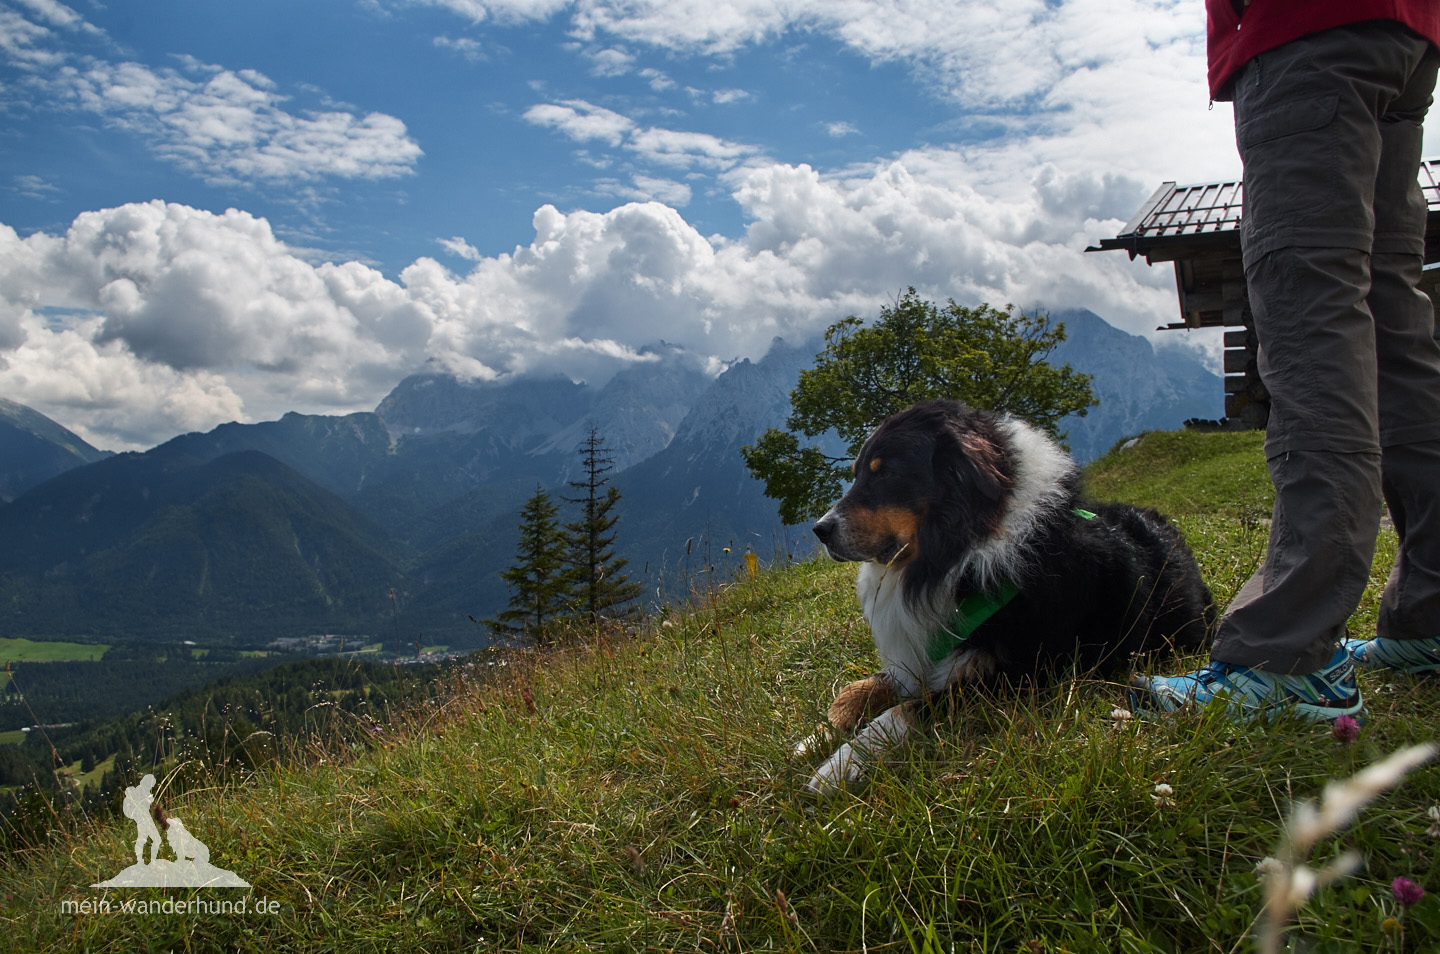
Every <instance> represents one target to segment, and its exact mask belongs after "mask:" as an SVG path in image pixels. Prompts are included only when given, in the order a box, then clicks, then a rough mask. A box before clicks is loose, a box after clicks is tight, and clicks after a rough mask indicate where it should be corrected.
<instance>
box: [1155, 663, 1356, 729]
mask: <svg viewBox="0 0 1440 954" xmlns="http://www.w3.org/2000/svg"><path fill="white" fill-rule="evenodd" d="M1128 695H1129V698H1130V708H1131V710H1133V711H1134V712H1135V714H1136V715H1145V716H1149V715H1157V714H1163V713H1169V712H1174V711H1175V710H1177V709H1179V708H1181V707H1182V706H1188V705H1191V704H1198V705H1205V704H1206V703H1208V702H1210V700H1211V699H1216V698H1220V699H1223V700H1224V702H1225V705H1226V706H1227V708H1228V709H1229V710H1230V713H1231V715H1232V716H1233V717H1235V718H1239V719H1249V718H1253V717H1255V716H1259V715H1272V714H1273V715H1284V714H1287V713H1294V714H1295V715H1298V716H1301V717H1302V718H1306V719H1312V720H1314V721H1316V722H1331V721H1334V720H1335V719H1338V718H1339V717H1340V716H1342V715H1348V716H1351V717H1353V718H1355V719H1356V720H1358V721H1361V722H1363V721H1365V702H1364V700H1363V699H1361V698H1360V687H1359V686H1358V685H1357V684H1356V682H1355V666H1354V664H1353V663H1351V661H1350V653H1349V652H1348V651H1347V650H1346V648H1345V647H1344V646H1341V647H1340V648H1339V649H1338V650H1336V652H1335V655H1334V656H1332V657H1331V658H1330V661H1329V662H1328V663H1326V664H1325V666H1324V667H1322V668H1321V669H1320V670H1319V671H1318V672H1312V673H1309V674H1307V675H1303V676H1284V675H1280V674H1278V673H1273V672H1261V671H1260V670H1258V669H1251V668H1249V667H1248V666H1236V665H1233V664H1231V663H1224V662H1211V663H1209V664H1207V665H1205V666H1202V667H1201V668H1199V669H1197V670H1196V671H1195V672H1188V673H1185V674H1184V675H1181V676H1144V677H1139V678H1136V679H1133V680H1131V682H1130V687H1129V690H1128Z"/></svg>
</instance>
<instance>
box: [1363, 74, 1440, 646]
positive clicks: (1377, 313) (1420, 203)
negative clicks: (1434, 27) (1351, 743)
mask: <svg viewBox="0 0 1440 954" xmlns="http://www.w3.org/2000/svg"><path fill="white" fill-rule="evenodd" d="M1437 67H1440V51H1436V50H1435V49H1434V48H1433V47H1432V48H1431V49H1430V50H1429V53H1428V55H1427V57H1426V59H1425V60H1424V61H1423V62H1422V64H1421V67H1420V69H1418V70H1416V72H1415V73H1414V75H1413V77H1412V81H1411V83H1410V86H1409V87H1408V88H1407V89H1406V90H1405V91H1404V92H1403V93H1402V95H1401V96H1400V97H1398V98H1397V99H1396V100H1395V102H1394V103H1392V104H1391V106H1390V108H1389V110H1388V111H1387V112H1386V114H1385V115H1384V116H1383V117H1382V122H1381V125H1380V131H1381V144H1382V148H1381V163H1380V171H1379V175H1378V176H1377V179H1376V185H1375V246H1374V253H1373V255H1372V257H1371V274H1372V282H1371V290H1370V295H1369V299H1368V301H1369V306H1370V310H1371V312H1372V313H1373V315H1374V317H1375V335H1376V353H1377V357H1378V372H1379V401H1380V444H1381V448H1382V452H1383V471H1384V484H1383V486H1384V492H1385V500H1386V502H1387V504H1388V505H1389V509H1390V515H1391V517H1392V519H1393V520H1394V523H1395V530H1396V532H1397V534H1398V535H1399V537H1400V550H1399V553H1398V555H1397V557H1396V560H1395V565H1394V567H1393V568H1392V569H1391V573H1390V578H1389V580H1388V582H1387V584H1386V587H1385V593H1384V596H1383V598H1382V600H1381V607H1380V616H1379V619H1378V621H1377V625H1376V634H1377V636H1378V637H1379V638H1378V640H1376V641H1371V642H1368V643H1366V642H1361V641H1354V642H1352V643H1351V644H1350V646H1351V648H1352V651H1353V653H1354V655H1355V657H1356V660H1357V662H1359V663H1361V664H1362V665H1369V666H1388V667H1392V668H1399V669H1408V670H1411V671H1437V670H1440V342H1437V340H1436V324H1435V311H1434V306H1433V304H1432V303H1431V301H1430V299H1429V298H1428V297H1427V296H1426V295H1425V294H1424V293H1423V292H1422V291H1420V288H1419V283H1420V276H1421V268H1422V262H1423V257H1424V251H1425V240H1424V235H1425V217H1426V213H1427V208H1426V203H1425V199H1424V196H1423V194H1422V193H1421V191H1420V186H1419V183H1418V182H1417V181H1416V175H1415V170H1416V168H1417V167H1418V165H1419V162H1420V155H1421V138H1422V131H1423V130H1422V127H1421V123H1422V122H1423V121H1424V118H1425V114H1426V112H1427V110H1428V108H1429V106H1430V103H1431V97H1432V95H1433V91H1434V88H1435V79H1436V72H1437ZM1391 640H1395V641H1405V642H1404V644H1403V645H1402V644H1401V643H1399V642H1395V643H1392V642H1390V641H1391Z"/></svg>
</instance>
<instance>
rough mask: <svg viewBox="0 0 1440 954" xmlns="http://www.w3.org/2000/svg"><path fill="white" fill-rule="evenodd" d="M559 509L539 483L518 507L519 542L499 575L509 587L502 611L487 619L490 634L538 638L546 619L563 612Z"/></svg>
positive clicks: (565, 586)
mask: <svg viewBox="0 0 1440 954" xmlns="http://www.w3.org/2000/svg"><path fill="white" fill-rule="evenodd" d="M558 517H559V508H557V507H556V506H555V504H554V502H553V501H552V500H551V499H550V495H549V494H547V493H546V492H545V489H544V488H543V487H539V486H537V487H536V488H535V496H533V497H531V498H530V500H529V501H528V502H527V503H526V504H525V507H524V509H522V510H521V511H520V542H519V543H518V545H517V546H516V549H515V563H514V564H513V565H511V566H510V568H509V569H507V570H504V571H502V572H501V574H500V577H501V578H502V579H503V580H504V581H505V585H506V586H507V587H508V588H509V590H510V605H509V608H508V609H505V610H503V611H502V612H500V613H498V614H497V615H496V617H495V618H494V619H493V620H487V621H486V622H487V623H489V625H490V627H491V628H492V629H494V630H495V631H496V632H500V633H511V634H518V635H521V636H524V635H530V636H535V637H538V636H539V635H540V634H541V632H542V630H543V629H544V626H545V624H546V623H547V622H552V621H554V620H555V619H556V617H558V616H561V615H563V614H564V612H565V610H566V607H567V606H568V603H569V588H570V579H569V575H568V573H567V572H566V570H567V567H566V537H565V534H564V532H563V531H562V530H561V529H560V523H559V519H558Z"/></svg>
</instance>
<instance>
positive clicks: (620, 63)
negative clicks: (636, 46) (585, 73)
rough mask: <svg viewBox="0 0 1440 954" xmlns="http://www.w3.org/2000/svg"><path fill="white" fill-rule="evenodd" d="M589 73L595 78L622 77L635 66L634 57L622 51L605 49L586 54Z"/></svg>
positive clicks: (610, 48) (612, 48)
mask: <svg viewBox="0 0 1440 954" xmlns="http://www.w3.org/2000/svg"><path fill="white" fill-rule="evenodd" d="M586 57H587V58H588V59H589V60H590V71H591V72H592V73H594V74H595V75H596V76H624V75H625V74H626V73H628V72H630V71H631V70H632V69H633V68H634V66H635V57H634V56H633V55H631V54H629V53H626V52H625V51H624V50H617V49H615V48H614V47H606V48H605V49H603V50H594V51H591V52H589V53H587V54H586Z"/></svg>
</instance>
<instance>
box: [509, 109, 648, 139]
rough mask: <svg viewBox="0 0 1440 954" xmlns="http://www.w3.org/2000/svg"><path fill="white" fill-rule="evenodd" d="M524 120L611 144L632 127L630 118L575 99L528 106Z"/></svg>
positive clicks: (578, 137)
mask: <svg viewBox="0 0 1440 954" xmlns="http://www.w3.org/2000/svg"><path fill="white" fill-rule="evenodd" d="M525 120H526V121H527V122H530V123H534V124H535V125H537V126H548V127H550V128H552V129H555V130H557V131H559V132H561V133H563V134H564V135H566V136H569V137H570V138H571V139H574V140H575V141H577V142H587V141H589V140H592V139H599V140H601V141H603V142H606V143H609V144H610V145H611V146H618V145H620V143H621V142H622V141H623V140H624V139H625V137H626V136H627V135H629V134H630V131H631V130H632V129H634V128H635V123H634V121H633V120H631V119H630V118H628V117H626V116H622V115H620V114H619V113H617V112H614V111H613V110H609V109H606V108H605V107H603V106H595V105H592V104H590V103H587V102H585V101H584V100H578V99H572V100H567V101H566V102H563V103H540V104H537V105H535V106H531V107H530V108H529V109H527V110H526V111H525Z"/></svg>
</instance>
